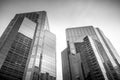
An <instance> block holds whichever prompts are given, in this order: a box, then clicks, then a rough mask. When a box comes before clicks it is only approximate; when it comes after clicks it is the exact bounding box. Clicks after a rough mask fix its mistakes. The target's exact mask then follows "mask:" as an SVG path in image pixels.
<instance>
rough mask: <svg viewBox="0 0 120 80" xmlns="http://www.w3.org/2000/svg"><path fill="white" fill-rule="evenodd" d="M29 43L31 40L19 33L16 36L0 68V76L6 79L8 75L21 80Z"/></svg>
mask: <svg viewBox="0 0 120 80" xmlns="http://www.w3.org/2000/svg"><path fill="white" fill-rule="evenodd" d="M31 42H32V39H30V38H28V37H26V36H24V35H23V34H21V33H18V34H17V35H16V38H15V40H14V41H13V43H12V45H11V48H10V50H9V52H8V55H7V56H6V59H5V61H4V64H3V66H2V67H1V70H0V72H1V73H2V74H5V75H7V76H8V77H9V75H10V76H13V77H16V79H17V78H18V80H19V79H20V80H22V77H23V73H24V69H25V65H26V61H27V58H28V55H29V50H30V46H31ZM8 79H9V78H8ZM13 79H14V78H13Z"/></svg>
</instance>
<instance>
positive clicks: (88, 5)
mask: <svg viewBox="0 0 120 80" xmlns="http://www.w3.org/2000/svg"><path fill="white" fill-rule="evenodd" d="M42 10H45V11H47V14H48V20H49V26H50V30H51V32H53V33H54V34H56V37H57V66H58V68H57V76H58V77H57V80H61V79H62V77H61V76H62V75H61V51H62V50H63V49H64V48H65V47H66V38H65V29H66V28H70V27H77V26H78V27H79V26H88V25H93V26H94V27H99V28H100V29H101V30H102V31H103V32H104V34H105V35H106V36H107V37H108V38H109V39H110V41H111V42H112V43H113V45H114V47H115V48H116V49H117V51H118V53H119V55H120V36H119V35H120V2H119V0H118V1H117V0H1V1H0V35H1V34H2V33H3V31H4V30H5V28H6V27H7V25H8V24H9V22H10V21H11V19H12V18H13V17H14V15H15V14H16V13H21V12H22V13H23V12H31V11H32V12H33V11H42Z"/></svg>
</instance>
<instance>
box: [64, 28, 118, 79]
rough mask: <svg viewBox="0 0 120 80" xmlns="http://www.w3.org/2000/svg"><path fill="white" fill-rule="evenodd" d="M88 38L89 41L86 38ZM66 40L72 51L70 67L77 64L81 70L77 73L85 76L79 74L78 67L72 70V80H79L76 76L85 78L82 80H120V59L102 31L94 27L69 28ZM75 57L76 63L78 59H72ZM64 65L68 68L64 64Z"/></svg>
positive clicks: (69, 55)
mask: <svg viewBox="0 0 120 80" xmlns="http://www.w3.org/2000/svg"><path fill="white" fill-rule="evenodd" d="M86 36H88V39H87V38H85V37H86ZM66 40H67V47H68V52H69V50H70V54H68V57H69V62H70V63H69V65H70V66H75V64H76V63H77V64H78V65H76V66H77V67H78V66H79V68H80V69H79V70H80V71H78V70H77V71H78V72H79V73H80V74H83V75H80V74H77V73H78V72H76V68H77V67H72V68H70V71H71V75H72V78H71V79H72V80H74V79H76V80H77V78H74V76H73V75H74V74H77V75H78V76H79V77H80V78H81V77H82V76H83V78H84V79H82V80H120V77H119V76H120V64H119V59H120V57H119V56H117V53H116V51H115V49H114V47H113V46H112V44H111V43H110V41H109V40H108V39H107V38H106V36H105V35H104V34H103V32H102V31H101V30H100V29H98V28H94V27H93V26H85V27H74V28H67V29H66ZM78 54H80V59H78V58H77V57H78V56H77V55H78ZM62 55H63V54H62ZM73 55H74V57H75V56H76V58H77V59H78V60H76V61H75V59H76V58H75V59H73V58H72V57H71V56H73ZM62 57H63V56H62ZM74 61H75V62H74ZM63 65H64V66H67V65H66V64H64V62H63ZM64 70H65V69H64ZM66 70H67V69H66ZM81 71H82V73H81ZM64 72H65V71H63V74H64ZM79 77H78V79H79Z"/></svg>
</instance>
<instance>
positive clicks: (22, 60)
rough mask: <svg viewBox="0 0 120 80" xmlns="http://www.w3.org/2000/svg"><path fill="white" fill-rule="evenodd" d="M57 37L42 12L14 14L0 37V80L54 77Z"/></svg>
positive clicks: (52, 79)
mask: <svg viewBox="0 0 120 80" xmlns="http://www.w3.org/2000/svg"><path fill="white" fill-rule="evenodd" d="M55 65H56V36H55V35H54V34H53V33H51V32H50V30H49V25H48V18H47V13H46V12H45V11H38V12H28V13H20V14H16V15H15V17H14V18H13V19H12V20H11V22H10V23H9V25H8V27H7V28H6V30H5V31H4V33H3V35H2V36H1V38H0V79H1V80H56V66H55Z"/></svg>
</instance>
